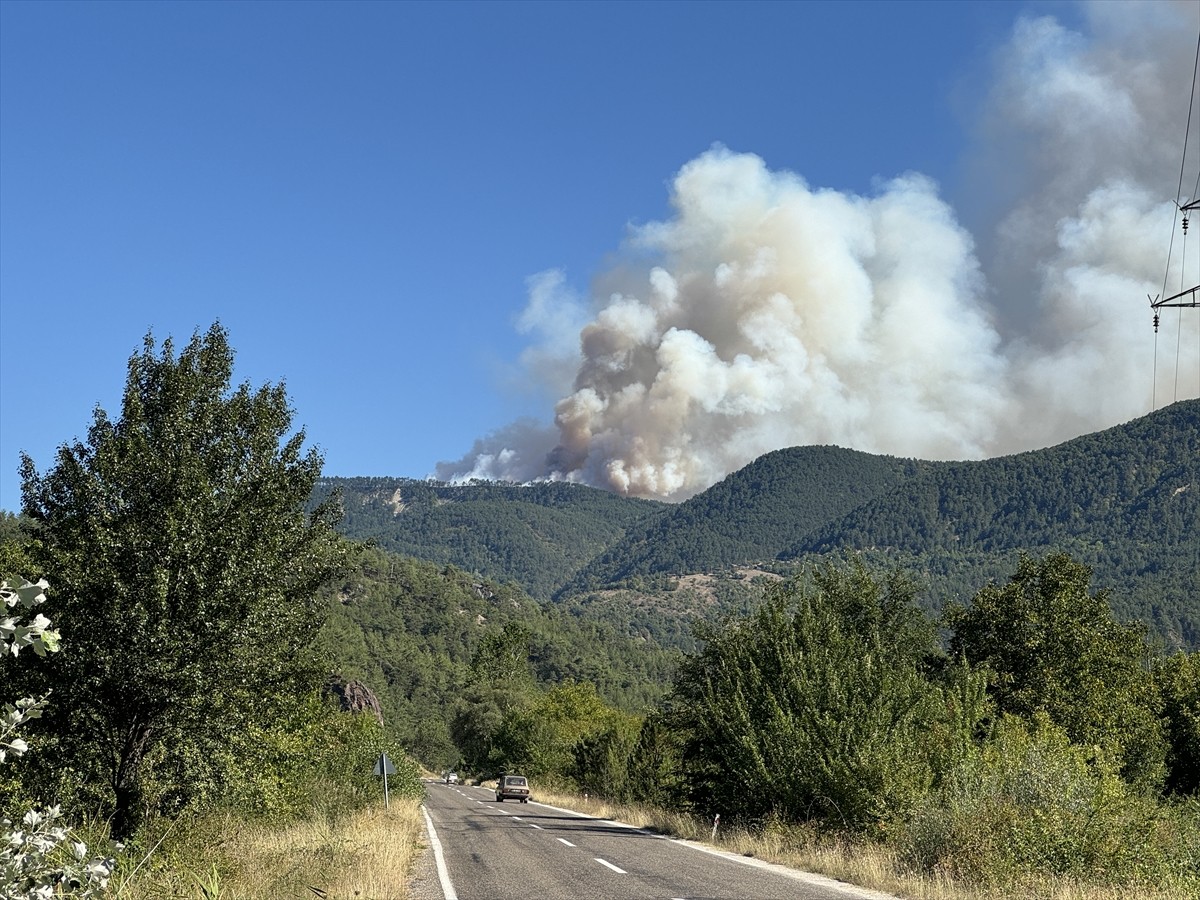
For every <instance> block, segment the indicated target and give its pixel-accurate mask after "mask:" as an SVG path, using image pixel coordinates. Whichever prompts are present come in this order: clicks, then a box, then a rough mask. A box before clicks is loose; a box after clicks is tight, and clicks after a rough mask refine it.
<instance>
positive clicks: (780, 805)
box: [673, 567, 944, 828]
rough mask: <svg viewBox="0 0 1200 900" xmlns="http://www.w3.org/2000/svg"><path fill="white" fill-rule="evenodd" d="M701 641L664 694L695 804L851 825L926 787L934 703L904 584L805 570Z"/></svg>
mask: <svg viewBox="0 0 1200 900" xmlns="http://www.w3.org/2000/svg"><path fill="white" fill-rule="evenodd" d="M701 637H702V638H703V640H704V641H705V643H706V646H705V648H704V649H703V650H702V651H701V652H700V653H699V654H697V655H695V656H693V657H691V658H690V659H689V660H688V661H687V662H685V664H684V665H683V666H682V668H681V670H680V674H679V676H678V678H677V681H676V685H675V693H674V695H673V706H674V714H673V721H674V722H675V724H676V726H677V727H681V728H682V731H683V734H684V745H683V764H684V769H685V771H686V773H687V776H688V778H689V781H690V783H691V788H692V799H693V802H694V803H695V804H696V805H697V806H699V807H701V808H703V809H704V810H706V811H719V812H721V813H722V814H727V815H728V814H733V815H740V816H743V817H749V818H754V817H758V816H763V815H769V814H776V815H780V816H782V817H784V818H786V819H790V820H798V819H806V818H810V817H821V818H826V819H828V820H830V821H831V822H833V823H835V824H837V825H843V824H844V825H847V826H850V827H852V828H859V827H866V826H869V825H871V824H872V823H875V822H879V821H882V820H886V819H888V818H891V817H893V816H895V815H897V814H899V813H901V812H903V810H904V809H906V808H907V807H908V806H909V805H910V804H911V803H912V802H913V800H914V798H915V797H917V796H919V795H920V794H921V793H923V792H924V791H925V790H926V789H927V788H928V787H929V785H930V783H931V782H932V778H933V769H932V766H931V763H930V760H929V756H928V753H927V751H926V749H925V742H926V739H927V737H928V735H929V732H930V723H932V722H934V721H936V718H937V716H938V714H939V713H938V711H939V710H940V709H942V708H943V707H944V704H943V702H942V697H941V691H940V689H939V688H938V687H937V686H936V685H935V684H934V683H932V682H931V681H930V680H929V678H928V677H927V675H926V671H925V670H926V665H927V662H928V659H929V657H930V655H931V654H932V653H933V650H934V636H933V631H932V628H931V626H930V623H929V622H928V621H927V620H926V619H925V618H924V616H923V615H922V614H921V613H920V611H919V610H917V609H916V608H915V607H914V606H913V605H912V586H911V584H909V583H908V582H907V581H906V580H904V579H902V578H900V577H898V576H891V577H889V578H887V579H884V580H882V581H879V580H876V579H875V578H874V577H872V576H871V575H870V574H869V573H868V572H867V571H866V570H864V569H862V568H861V567H855V568H852V569H849V570H838V569H834V568H832V567H827V568H824V569H816V570H814V571H813V572H812V573H811V577H810V578H809V579H807V580H805V579H797V580H794V581H791V582H787V583H784V584H783V585H781V586H780V587H778V588H776V589H775V590H774V591H773V592H771V593H770V594H769V595H768V597H767V599H766V600H765V601H764V602H763V604H762V605H761V606H760V607H759V608H758V609H757V610H756V611H755V612H754V613H752V614H751V615H749V616H747V617H744V618H738V619H727V620H726V621H724V622H723V623H721V624H720V625H718V626H710V627H706V628H704V629H703V631H702V634H701Z"/></svg>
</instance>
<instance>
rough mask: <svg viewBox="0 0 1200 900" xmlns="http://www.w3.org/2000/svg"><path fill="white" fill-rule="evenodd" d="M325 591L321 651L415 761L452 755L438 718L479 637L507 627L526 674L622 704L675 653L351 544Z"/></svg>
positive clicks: (654, 691) (654, 685)
mask: <svg viewBox="0 0 1200 900" xmlns="http://www.w3.org/2000/svg"><path fill="white" fill-rule="evenodd" d="M325 600H326V601H327V602H328V604H329V608H330V615H329V618H328V620H327V621H326V623H325V625H324V628H323V629H322V634H321V641H320V645H321V648H322V650H321V652H322V655H323V656H324V657H325V659H326V660H327V661H328V663H329V665H330V666H331V667H332V668H335V669H336V670H337V672H338V673H339V674H340V675H342V676H343V677H344V678H347V679H357V680H359V681H361V682H363V683H364V684H366V685H368V686H370V688H371V689H372V690H373V691H375V692H376V694H377V695H378V697H379V700H380V703H381V705H382V706H383V709H384V713H385V716H386V717H387V718H388V719H389V721H388V722H387V724H388V727H389V729H390V730H392V731H393V732H394V733H397V734H403V735H406V736H407V738H406V739H407V740H408V741H410V742H411V743H412V745H413V746H412V748H411V749H413V750H415V751H418V755H420V756H421V758H423V759H438V758H445V759H452V758H453V757H454V755H455V754H454V752H453V749H452V744H451V740H450V734H449V731H448V723H449V721H450V719H451V718H452V715H453V713H454V706H455V703H456V702H457V700H458V699H459V698H460V696H461V694H462V691H463V688H464V686H465V685H466V684H467V683H468V681H469V680H470V674H471V664H472V661H473V659H474V658H475V657H476V655H477V654H478V652H479V649H480V646H481V645H482V644H483V643H484V642H485V641H487V640H488V639H489V636H490V638H491V639H492V640H495V639H496V638H497V637H498V636H500V635H502V634H505V633H506V631H508V632H513V630H515V633H517V634H519V635H520V639H521V645H522V648H523V650H524V648H527V653H528V660H529V667H530V671H529V675H530V676H531V677H532V678H533V679H535V680H536V682H537V683H539V684H544V685H557V684H565V683H571V682H579V683H586V684H589V685H593V686H594V687H595V689H596V692H597V694H598V695H599V696H600V697H601V698H602V699H603V700H605V701H606V702H608V703H610V704H612V705H614V706H616V707H618V708H622V709H627V710H642V709H645V708H648V707H650V706H651V705H653V704H654V703H655V702H656V701H657V700H659V699H660V698H661V696H662V694H663V692H664V691H665V690H666V688H667V686H668V685H669V683H670V680H671V675H672V673H673V672H674V669H675V665H676V663H677V661H678V658H679V654H678V653H677V652H674V651H669V650H664V649H662V648H661V647H660V646H658V645H657V644H656V643H654V642H653V641H646V640H639V639H637V638H631V637H629V636H627V635H626V634H624V633H623V632H619V631H617V630H616V629H614V628H612V627H610V626H608V625H605V624H603V623H601V622H598V621H590V620H588V619H583V618H580V617H577V616H574V615H571V614H570V613H567V612H565V611H563V610H561V609H559V608H557V607H554V606H552V605H550V604H547V603H539V602H538V601H535V600H533V599H531V598H530V597H528V596H527V595H526V594H525V593H524V592H522V591H521V590H520V589H518V588H515V587H513V586H511V585H500V584H497V583H495V582H492V581H488V580H486V579H482V578H479V577H478V576H474V575H470V574H468V573H466V572H464V571H462V570H461V569H458V568H455V567H452V566H442V565H439V564H437V563H432V562H426V561H423V560H417V559H413V558H411V557H402V556H398V555H396V554H393V553H388V552H386V551H383V550H379V549H377V548H364V549H362V550H361V551H360V552H359V553H358V554H357V557H356V559H355V561H354V565H353V568H352V569H351V571H350V572H349V573H348V574H347V575H346V576H345V577H343V578H341V579H339V580H338V581H337V582H335V583H334V584H333V585H331V586H330V587H329V589H328V591H327V594H326V596H325Z"/></svg>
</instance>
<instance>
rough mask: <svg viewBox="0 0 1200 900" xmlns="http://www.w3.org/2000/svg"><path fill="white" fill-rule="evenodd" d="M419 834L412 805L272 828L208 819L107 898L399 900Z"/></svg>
mask: <svg viewBox="0 0 1200 900" xmlns="http://www.w3.org/2000/svg"><path fill="white" fill-rule="evenodd" d="M423 835H424V823H423V820H422V817H421V811H420V802H419V801H418V800H415V799H394V800H393V801H392V803H391V808H390V809H388V810H383V809H366V810H360V811H358V812H355V813H351V814H348V815H345V816H342V817H339V818H337V819H334V820H332V821H331V820H329V819H327V818H325V817H323V816H320V815H314V816H313V817H312V818H310V819H306V820H304V821H300V822H295V823H291V824H289V825H285V826H278V827H270V826H267V825H263V824H253V823H247V822H245V821H243V820H240V819H237V818H236V817H233V816H223V817H220V818H219V819H215V818H210V819H206V820H203V821H201V822H197V823H194V825H193V827H192V828H191V830H190V831H189V832H188V833H187V834H186V835H181V836H179V837H178V838H177V839H176V842H175V843H169V842H168V843H165V844H164V848H165V849H164V848H159V850H158V851H157V852H156V854H155V855H154V856H152V857H151V859H150V861H149V862H148V863H147V865H145V866H143V867H142V868H141V869H140V870H138V871H137V872H136V873H130V874H121V873H119V874H118V877H117V878H116V879H114V887H115V890H114V892H113V893H114V896H115V897H117V898H121V900H166V898H178V900H216V898H220V900H266V898H271V900H276V898H278V900H286V898H305V900H312V898H315V897H320V898H328V900H403V898H406V897H407V896H408V881H409V878H410V875H411V871H412V867H413V864H414V861H415V859H416V857H417V854H418V853H419V852H420V850H421V848H422V843H421V842H422V840H423Z"/></svg>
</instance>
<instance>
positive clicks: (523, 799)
mask: <svg viewBox="0 0 1200 900" xmlns="http://www.w3.org/2000/svg"><path fill="white" fill-rule="evenodd" d="M521 802H522V803H528V802H529V800H528V799H527V798H525V797H522V798H521Z"/></svg>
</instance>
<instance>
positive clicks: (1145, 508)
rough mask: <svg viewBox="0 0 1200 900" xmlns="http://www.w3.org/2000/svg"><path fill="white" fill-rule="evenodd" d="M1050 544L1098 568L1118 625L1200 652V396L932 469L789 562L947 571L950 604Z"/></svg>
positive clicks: (809, 543) (792, 554) (824, 531)
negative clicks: (1038, 445)
mask: <svg viewBox="0 0 1200 900" xmlns="http://www.w3.org/2000/svg"><path fill="white" fill-rule="evenodd" d="M1050 550H1061V551H1064V552H1067V553H1070V554H1071V555H1072V556H1073V557H1075V558H1076V559H1078V560H1079V561H1081V562H1084V563H1086V564H1087V565H1089V566H1091V567H1092V569H1093V570H1094V572H1095V580H1096V583H1097V584H1098V585H1100V586H1103V587H1106V588H1109V589H1110V590H1111V591H1112V602H1113V605H1114V609H1115V610H1116V612H1117V613H1118V614H1119V615H1121V616H1122V617H1125V618H1138V619H1142V620H1143V621H1147V622H1149V623H1152V624H1153V625H1154V626H1155V627H1156V628H1157V629H1158V630H1160V631H1162V632H1163V633H1164V635H1165V636H1167V638H1168V639H1169V640H1170V641H1171V642H1172V643H1183V644H1185V645H1190V646H1196V645H1197V644H1200V630H1197V626H1198V625H1200V401H1197V400H1192V401H1186V402H1183V403H1176V404H1174V405H1173V406H1170V407H1167V408H1165V409H1163V410H1160V411H1158V412H1156V413H1153V414H1151V415H1148V416H1145V417H1143V418H1141V419H1137V420H1135V421H1133V422H1130V423H1128V424H1126V425H1122V426H1119V427H1117V428H1110V429H1108V430H1106V431H1101V432H1097V433H1095V434H1090V435H1085V436H1083V437H1080V438H1076V439H1074V440H1071V441H1067V442H1066V443H1064V444H1059V445H1058V446H1055V447H1051V448H1048V449H1045V450H1038V451H1034V452H1030V453H1021V454H1016V455H1014V456H1006V457H1001V458H997V459H988V460H982V461H979V462H964V463H947V464H939V465H927V466H924V467H922V469H921V470H920V471H919V472H918V473H917V474H916V475H915V476H914V477H913V478H911V479H908V480H906V481H904V482H902V483H899V484H897V485H895V486H893V487H892V488H891V489H890V490H889V491H888V492H886V493H883V494H880V495H878V496H876V497H875V498H873V499H872V500H870V501H869V502H868V503H866V504H864V505H863V506H861V507H860V508H858V509H856V510H855V511H853V512H851V513H850V514H849V515H847V516H845V517H844V518H841V519H839V520H837V521H831V522H828V523H826V524H825V525H823V526H822V527H821V528H819V529H818V530H816V531H814V532H812V533H810V534H808V535H805V536H804V537H802V538H800V539H799V540H797V541H796V543H795V544H793V545H792V546H791V547H790V548H789V549H788V550H787V551H786V552H785V553H783V554H782V556H783V557H784V558H804V557H807V556H810V555H813V554H820V555H824V554H828V553H831V552H838V551H841V552H853V553H862V552H863V551H868V552H874V553H876V554H880V553H881V554H883V555H884V556H888V557H891V558H894V559H904V560H908V561H910V562H914V563H916V564H917V565H918V567H919V568H922V569H924V570H925V571H934V572H940V573H941V584H940V585H935V586H934V590H935V591H938V592H939V593H941V595H942V597H943V599H944V598H945V597H946V596H947V593H948V591H949V590H953V593H954V594H959V595H961V593H962V592H963V590H967V591H971V590H974V589H975V588H977V587H978V586H980V585H981V584H983V583H985V582H986V581H987V580H988V578H990V577H995V575H996V573H997V570H1001V569H1004V568H1005V567H1006V564H1005V563H1004V560H1006V559H1011V558H1013V557H1014V556H1015V554H1016V553H1017V552H1018V551H1029V552H1032V553H1036V554H1040V553H1044V552H1048V551H1050ZM952 595H953V594H951V596H952Z"/></svg>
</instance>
